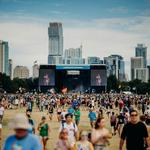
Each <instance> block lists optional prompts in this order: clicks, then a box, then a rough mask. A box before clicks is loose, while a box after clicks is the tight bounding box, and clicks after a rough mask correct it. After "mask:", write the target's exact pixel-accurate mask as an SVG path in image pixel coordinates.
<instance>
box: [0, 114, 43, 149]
mask: <svg viewBox="0 0 150 150" xmlns="http://www.w3.org/2000/svg"><path fill="white" fill-rule="evenodd" d="M9 126H10V128H12V129H14V131H15V134H13V135H10V136H8V138H7V139H6V141H5V143H4V147H3V149H2V150H42V145H41V143H40V141H39V139H38V137H37V136H36V135H34V134H30V133H29V132H28V129H29V128H31V126H30V124H29V123H28V120H27V118H26V116H25V115H24V114H17V115H16V116H15V117H14V118H13V120H12V121H11V122H10V123H9Z"/></svg>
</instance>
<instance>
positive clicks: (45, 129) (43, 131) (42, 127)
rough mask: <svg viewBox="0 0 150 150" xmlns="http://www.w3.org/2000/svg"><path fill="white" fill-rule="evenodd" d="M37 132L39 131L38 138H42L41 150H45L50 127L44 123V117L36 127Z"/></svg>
mask: <svg viewBox="0 0 150 150" xmlns="http://www.w3.org/2000/svg"><path fill="white" fill-rule="evenodd" d="M38 131H39V135H40V137H41V138H42V143H43V150H46V144H47V141H48V136H49V132H50V127H49V125H48V123H47V122H46V117H45V116H43V117H42V119H41V122H40V123H39V125H38Z"/></svg>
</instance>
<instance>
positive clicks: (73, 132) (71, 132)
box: [59, 114, 78, 147]
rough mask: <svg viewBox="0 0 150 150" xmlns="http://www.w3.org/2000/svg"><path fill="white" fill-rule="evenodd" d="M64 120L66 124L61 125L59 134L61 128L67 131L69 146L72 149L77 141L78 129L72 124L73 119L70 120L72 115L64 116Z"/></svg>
mask: <svg viewBox="0 0 150 150" xmlns="http://www.w3.org/2000/svg"><path fill="white" fill-rule="evenodd" d="M65 118H66V122H64V123H63V122H62V123H61V126H60V129H59V132H61V131H62V129H63V128H65V129H67V131H68V138H69V142H70V143H71V146H72V147H73V146H74V144H75V142H76V140H77V139H78V127H77V126H76V124H75V123H74V122H73V119H72V118H73V115H72V114H66V115H65Z"/></svg>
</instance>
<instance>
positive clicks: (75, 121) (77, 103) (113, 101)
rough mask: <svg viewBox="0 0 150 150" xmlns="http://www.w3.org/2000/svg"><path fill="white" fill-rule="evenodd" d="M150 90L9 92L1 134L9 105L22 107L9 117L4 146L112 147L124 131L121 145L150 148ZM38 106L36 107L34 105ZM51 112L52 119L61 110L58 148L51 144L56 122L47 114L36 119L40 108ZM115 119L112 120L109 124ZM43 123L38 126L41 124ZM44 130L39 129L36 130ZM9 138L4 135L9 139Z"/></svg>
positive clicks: (9, 149)
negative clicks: (83, 121) (86, 122)
mask: <svg viewBox="0 0 150 150" xmlns="http://www.w3.org/2000/svg"><path fill="white" fill-rule="evenodd" d="M149 102H150V96H149V95H136V94H132V95H127V94H113V93H102V94H81V93H68V94H67V93H66V94H56V93H46V94H44V93H25V94H3V95H2V96H1V98H0V140H2V130H3V120H5V113H4V112H5V111H9V109H17V110H21V109H24V108H26V111H25V113H24V114H17V115H16V116H13V119H12V120H11V121H10V123H9V127H10V128H12V129H14V131H15V133H14V135H11V136H8V138H7V139H6V140H5V142H4V143H3V148H2V149H3V150H46V149H47V150H51V149H54V150H60V149H61V150H108V149H109V145H110V144H111V143H110V139H111V138H113V137H114V136H116V135H117V136H119V138H120V143H119V144H118V143H116V144H118V146H117V147H118V150H123V145H124V142H125V141H126V149H127V150H148V149H150V138H149V136H150V105H149ZM33 108H34V109H33ZM35 109H36V110H38V111H39V112H41V114H42V113H43V112H47V115H48V116H49V122H51V121H53V116H54V115H55V114H57V120H58V124H59V126H60V127H59V130H58V133H59V137H58V139H56V144H55V146H54V148H52V147H51V148H50V147H49V148H48V147H47V141H48V140H49V136H50V132H51V130H52V129H51V128H50V126H49V124H48V121H47V120H46V117H45V116H42V118H41V121H39V122H38V124H37V125H35V122H34V119H33V118H32V114H33V113H34V110H35ZM83 112H87V113H88V119H89V125H90V128H91V129H90V130H86V129H85V130H81V129H80V120H81V116H82V113H83ZM106 120H109V126H110V128H111V130H110V129H108V125H107V124H106ZM36 127H37V128H36ZM36 130H37V131H38V134H37V133H36V132H35V131H36ZM3 140H4V139H3Z"/></svg>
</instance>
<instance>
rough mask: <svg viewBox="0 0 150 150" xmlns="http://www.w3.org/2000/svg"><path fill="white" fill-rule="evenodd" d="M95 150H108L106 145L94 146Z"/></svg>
mask: <svg viewBox="0 0 150 150" xmlns="http://www.w3.org/2000/svg"><path fill="white" fill-rule="evenodd" d="M94 150H107V148H106V146H105V145H94Z"/></svg>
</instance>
